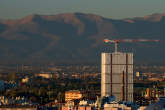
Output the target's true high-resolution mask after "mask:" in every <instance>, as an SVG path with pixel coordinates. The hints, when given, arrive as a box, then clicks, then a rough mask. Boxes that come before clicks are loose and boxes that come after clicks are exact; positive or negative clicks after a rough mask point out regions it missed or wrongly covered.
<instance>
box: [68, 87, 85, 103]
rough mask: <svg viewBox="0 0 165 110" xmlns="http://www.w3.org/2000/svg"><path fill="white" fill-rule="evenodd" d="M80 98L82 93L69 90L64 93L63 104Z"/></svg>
mask: <svg viewBox="0 0 165 110" xmlns="http://www.w3.org/2000/svg"><path fill="white" fill-rule="evenodd" d="M81 98H82V93H81V92H80V91H78V90H71V91H66V92H65V102H68V101H71V100H76V99H81Z"/></svg>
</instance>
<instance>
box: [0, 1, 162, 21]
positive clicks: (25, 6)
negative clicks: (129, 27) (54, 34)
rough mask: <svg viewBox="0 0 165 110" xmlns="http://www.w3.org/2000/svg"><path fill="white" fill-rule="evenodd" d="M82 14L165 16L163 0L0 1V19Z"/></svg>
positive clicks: (120, 16) (110, 16)
mask: <svg viewBox="0 0 165 110" xmlns="http://www.w3.org/2000/svg"><path fill="white" fill-rule="evenodd" d="M68 12H83V13H93V14H97V15H101V16H104V17H107V18H113V19H122V18H130V17H135V16H137V17H140V16H144V15H150V14H153V13H165V0H0V18H2V19H15V18H22V17H25V16H27V15H30V14H43V15H55V14H58V13H68Z"/></svg>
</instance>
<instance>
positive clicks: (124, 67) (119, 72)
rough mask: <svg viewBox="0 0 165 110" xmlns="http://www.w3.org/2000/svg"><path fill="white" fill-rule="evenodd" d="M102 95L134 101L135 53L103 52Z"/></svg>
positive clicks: (119, 99) (118, 99) (117, 99)
mask: <svg viewBox="0 0 165 110" xmlns="http://www.w3.org/2000/svg"><path fill="white" fill-rule="evenodd" d="M101 57H102V59H101V96H102V97H103V96H115V100H116V101H130V102H133V53H121V52H114V53H102V55H101Z"/></svg>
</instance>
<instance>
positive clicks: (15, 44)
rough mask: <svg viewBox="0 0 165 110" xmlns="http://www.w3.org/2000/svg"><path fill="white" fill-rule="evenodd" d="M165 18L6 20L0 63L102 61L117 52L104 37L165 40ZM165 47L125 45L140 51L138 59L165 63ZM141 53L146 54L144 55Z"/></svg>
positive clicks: (75, 15) (1, 32)
mask: <svg viewBox="0 0 165 110" xmlns="http://www.w3.org/2000/svg"><path fill="white" fill-rule="evenodd" d="M164 16H165V14H153V15H148V16H145V17H141V18H137V17H135V18H127V19H122V20H115V19H109V18H104V17H102V16H98V15H95V14H84V13H65V14H57V15H37V14H33V15H29V16H26V17H24V18H21V19H16V20H4V21H3V22H1V23H0V60H2V62H6V61H7V62H14V59H15V60H16V61H17V62H21V61H25V62H26V61H27V62H28V61H29V62H35V61H36V62H39V61H41V62H42V61H48V62H49V61H63V60H64V61H67V60H71V59H72V60H73V61H76V60H82V61H85V60H86V61H89V60H92V61H95V60H99V59H100V54H101V52H104V51H105V52H106V51H113V49H112V48H113V45H112V44H110V46H108V45H109V44H104V43H103V39H104V38H109V39H118V38H121V39H124V38H131V39H137V38H147V39H160V40H162V41H164V37H163V36H164V35H165V31H164V27H165V25H164V24H165V19H164ZM139 45H141V46H139ZM148 46H151V47H152V48H153V49H151V48H149V47H148ZM164 46H165V44H164V43H157V44H155V43H146V44H141V43H137V44H121V47H122V48H128V49H127V50H128V51H130V50H131V49H132V48H134V50H136V51H137V53H136V55H137V57H135V59H137V60H143V59H146V58H148V60H150V59H151V60H152V59H154V60H155V59H158V61H159V60H160V61H165V59H164V57H163V56H164V55H165V52H162V49H163V47H164ZM144 47H146V49H145V48H144ZM154 49H155V50H154ZM121 50H122V49H121ZM155 52H157V54H156V53H155ZM140 53H144V54H146V55H145V56H142V55H141V54H140ZM159 54H160V56H161V57H160V56H159ZM161 54H162V55H161ZM148 56H149V57H148Z"/></svg>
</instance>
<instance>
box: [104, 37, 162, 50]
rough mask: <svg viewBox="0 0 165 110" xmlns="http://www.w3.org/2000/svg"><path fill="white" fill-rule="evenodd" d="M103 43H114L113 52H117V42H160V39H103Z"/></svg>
mask: <svg viewBox="0 0 165 110" xmlns="http://www.w3.org/2000/svg"><path fill="white" fill-rule="evenodd" d="M104 42H105V43H114V44H115V52H118V48H117V46H118V43H122V42H126V43H134V42H160V40H150V39H115V40H110V39H104Z"/></svg>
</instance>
